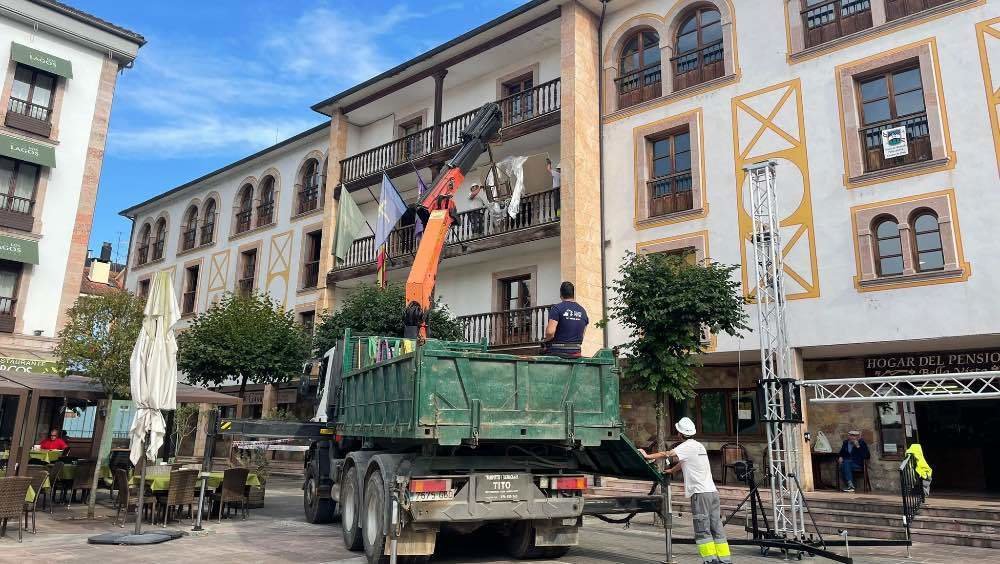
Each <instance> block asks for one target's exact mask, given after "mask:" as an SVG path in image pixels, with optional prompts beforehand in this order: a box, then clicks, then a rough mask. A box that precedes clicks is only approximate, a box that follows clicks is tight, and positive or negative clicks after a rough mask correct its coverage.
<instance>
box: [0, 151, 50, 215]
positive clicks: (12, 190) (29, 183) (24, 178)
mask: <svg viewBox="0 0 1000 564" xmlns="http://www.w3.org/2000/svg"><path fill="white" fill-rule="evenodd" d="M39 172H40V169H39V167H38V166H37V165H33V164H30V163H26V162H23V161H15V160H13V159H7V158H0V226H3V227H11V228H13V229H19V230H21V231H31V228H32V226H33V225H34V217H33V213H34V206H35V188H36V187H37V186H38V176H39Z"/></svg>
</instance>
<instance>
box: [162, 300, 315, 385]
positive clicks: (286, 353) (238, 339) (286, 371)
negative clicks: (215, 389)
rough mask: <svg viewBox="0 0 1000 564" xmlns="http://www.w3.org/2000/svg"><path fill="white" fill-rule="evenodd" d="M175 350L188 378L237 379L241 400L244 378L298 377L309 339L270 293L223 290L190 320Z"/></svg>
mask: <svg viewBox="0 0 1000 564" xmlns="http://www.w3.org/2000/svg"><path fill="white" fill-rule="evenodd" d="M177 348H178V351H177V367H178V368H179V369H180V370H181V371H183V372H184V373H185V374H186V375H187V379H188V381H189V382H192V383H195V384H202V385H219V384H221V383H222V382H224V381H225V380H227V379H229V378H238V379H239V381H240V391H239V397H240V398H242V397H243V394H244V392H245V391H246V385H247V382H253V383H255V384H276V383H281V382H287V381H288V380H290V379H291V378H292V377H294V376H297V375H299V374H300V373H301V372H302V363H303V362H304V361H306V360H308V359H309V357H310V352H311V340H310V338H309V335H307V334H306V332H305V331H304V329H303V328H302V326H301V325H299V324H298V323H296V322H295V320H294V319H293V317H292V312H290V311H285V310H283V309H282V308H281V307H280V306H279V305H278V304H277V303H276V302H275V301H274V300H272V299H271V298H270V297H268V296H266V295H252V296H248V297H243V296H236V295H233V294H227V295H226V296H225V297H223V298H222V299H221V300H220V301H219V302H218V303H216V304H214V305H213V306H212V307H210V308H209V309H208V310H207V311H205V312H204V313H202V314H200V315H198V316H197V317H195V318H194V320H192V321H191V325H190V326H189V327H188V329H187V330H186V331H184V332H183V333H181V334H180V335H179V336H178V338H177Z"/></svg>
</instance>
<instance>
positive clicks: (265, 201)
mask: <svg viewBox="0 0 1000 564" xmlns="http://www.w3.org/2000/svg"><path fill="white" fill-rule="evenodd" d="M272 222H274V177H273V176H268V177H266V178H264V180H263V181H261V183H260V204H258V205H257V227H260V226H261V225H270V224H271V223H272Z"/></svg>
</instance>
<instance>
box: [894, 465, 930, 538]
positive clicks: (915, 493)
mask: <svg viewBox="0 0 1000 564" xmlns="http://www.w3.org/2000/svg"><path fill="white" fill-rule="evenodd" d="M916 464H917V463H916V460H914V459H913V455H910V454H907V455H906V457H905V458H903V462H902V463H901V464H900V465H899V490H900V494H901V495H902V498H903V526H904V527H906V538H907V539H909V538H910V526H911V525H912V524H913V518H914V517H916V516H917V513H919V512H920V508H921V507H923V505H924V501H925V497H924V481H923V479H921V478H920V476H918V475H917V469H916Z"/></svg>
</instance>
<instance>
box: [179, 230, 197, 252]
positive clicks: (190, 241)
mask: <svg viewBox="0 0 1000 564" xmlns="http://www.w3.org/2000/svg"><path fill="white" fill-rule="evenodd" d="M197 240H198V228H197V227H192V228H191V229H188V230H186V231H184V233H183V234H182V235H181V250H182V251H189V250H191V249H193V248H194V246H195V243H196V242H197Z"/></svg>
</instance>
